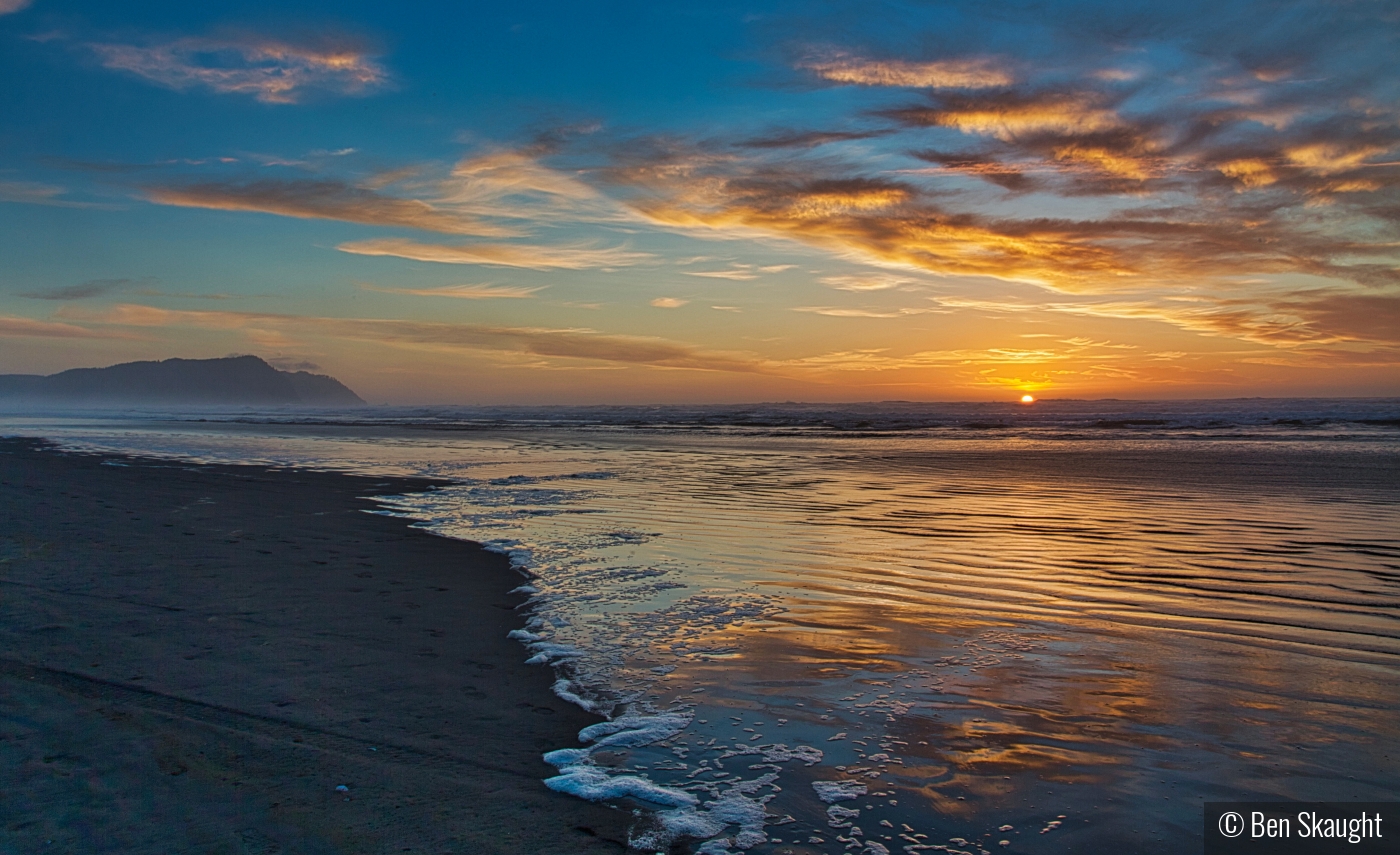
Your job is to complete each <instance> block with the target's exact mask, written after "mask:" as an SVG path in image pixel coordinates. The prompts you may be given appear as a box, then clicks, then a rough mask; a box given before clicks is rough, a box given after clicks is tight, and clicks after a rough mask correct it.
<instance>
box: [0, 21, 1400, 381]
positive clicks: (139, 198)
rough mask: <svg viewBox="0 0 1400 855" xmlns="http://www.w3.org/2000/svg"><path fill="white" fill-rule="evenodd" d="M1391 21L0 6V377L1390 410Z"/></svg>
mask: <svg viewBox="0 0 1400 855" xmlns="http://www.w3.org/2000/svg"><path fill="white" fill-rule="evenodd" d="M1397 57H1400V6H1397V5H1396V4H1395V3H1394V2H1393V0H1386V1H1385V2H1366V1H1365V0H1357V2H1340V0H1332V1H1331V2H1315V3H1287V2H1261V3H1242V2H1232V0H1217V2H1208V3H1207V2H1174V3H1160V2H1139V3H1124V2H1105V3H1071V2H1065V3H1050V4H1046V3H1030V2H1025V3H1022V2H1000V3H998V2H992V3H982V2H977V3H974V2H951V3H936V2H929V3H876V2H861V3H836V2H789V3H782V2H769V3H762V2H752V3H734V2H723V0H720V2H716V1H715V0H706V2H698V3H692V2H668V3H654V2H653V3H646V2H638V3H622V2H614V3H587V2H583V3H579V2H571V3H471V2H454V3H429V2H404V3H395V4H385V3H357V2H327V1H326V0H317V2H305V0H302V1H301V2H292V3H290V4H289V3H286V2H278V3H270V2H261V0H252V1H251V2H240V3H195V4H192V3H188V2H178V3H177V2H156V0H147V1H146V2H142V1H141V0H132V2H121V3H111V2H105V3H97V2H77V0H32V2H30V0H0V80H3V86H0V258H2V259H3V263H0V373H51V372H55V371H60V370H63V369H67V368H73V367H81V366H97V365H108V364H112V363H115V362H122V361H129V360H134V359H160V358H166V357H170V356H181V357H191V358H204V357H214V356H225V355H229V354H233V353H253V354H257V355H259V356H262V357H264V358H266V359H268V360H269V361H271V362H273V364H275V365H278V366H279V367H284V368H292V367H306V368H312V370H316V371H320V372H324V373H330V374H333V375H335V376H336V377H339V378H340V379H342V380H343V381H345V382H346V383H347V384H349V385H350V386H351V387H352V388H354V389H355V390H356V391H358V392H359V393H360V394H361V395H362V396H364V397H365V398H366V399H368V400H371V401H373V402H376V403H378V402H390V403H434V402H439V403H449V402H451V403H547V402H558V403H594V402H597V403H607V402H615V403H646V402H658V403H661V402H683V401H694V402H704V401H715V402H738V401H760V400H787V399H792V400H809V401H855V400H890V399H903V400H932V401H949V400H1014V399H1017V398H1019V397H1020V396H1021V395H1022V394H1023V393H1027V392H1029V393H1032V394H1034V395H1036V396H1037V397H1042V398H1045V397H1052V398H1053V397H1076V398H1086V397H1089V398H1093V397H1119V398H1186V397H1234V396H1255V395H1260V396H1291V395H1308V396H1313V395H1345V396H1375V395H1397V394H1400V61H1397Z"/></svg>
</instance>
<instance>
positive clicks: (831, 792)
mask: <svg viewBox="0 0 1400 855" xmlns="http://www.w3.org/2000/svg"><path fill="white" fill-rule="evenodd" d="M812 789H814V790H816V791H817V798H819V799H821V800H822V801H824V802H826V803H827V804H829V805H830V804H835V803H836V802H846V801H850V800H851V799H858V798H860V797H861V796H863V795H865V794H866V793H868V792H870V788H869V787H867V786H866V785H865V784H862V783H860V782H859V781H813V782H812Z"/></svg>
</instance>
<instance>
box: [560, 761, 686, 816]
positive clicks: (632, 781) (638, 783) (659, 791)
mask: <svg viewBox="0 0 1400 855" xmlns="http://www.w3.org/2000/svg"><path fill="white" fill-rule="evenodd" d="M552 753H553V752H551V754H552ZM544 783H545V786H547V787H549V788H550V789H551V790H554V791H556V792H560V793H568V794H569V795H572V796H578V797H579V798H583V799H588V800H589V801H594V802H598V801H607V800H610V799H621V798H625V797H628V796H631V797H633V798H637V799H641V800H642V801H645V802H651V803H652V804H658V805H666V806H668V807H676V806H679V805H689V804H695V803H696V802H697V801H698V799H696V798H695V796H693V795H691V794H690V793H687V792H685V791H684V790H675V789H671V788H670V787H663V786H660V785H659V784H656V783H654V782H653V781H651V780H648V779H647V778H643V777H641V776H639V775H609V774H608V773H607V772H605V771H603V770H602V769H600V768H598V767H597V766H592V765H589V764H588V763H576V764H574V765H571V766H565V767H564V768H563V769H561V770H559V774H558V775H555V776H554V777H552V778H546V779H545V781H544Z"/></svg>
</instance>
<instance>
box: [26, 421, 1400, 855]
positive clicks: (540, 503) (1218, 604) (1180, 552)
mask: <svg viewBox="0 0 1400 855" xmlns="http://www.w3.org/2000/svg"><path fill="white" fill-rule="evenodd" d="M1100 421H1102V419H1100ZM1057 429H1059V428H1057ZM7 431H9V432H22V431H20V430H18V429H16V427H15V426H13V425H11V426H10V427H8V428H7ZM1231 431H1233V432H1232V433H1231V435H1229V436H1226V437H1221V436H1219V435H1192V436H1186V437H1183V436H1180V435H1172V436H1164V435H1151V434H1149V435H1131V436H1130V435H1125V434H1124V433H1123V431H1121V430H1117V431H1114V432H1111V433H1110V434H1108V435H1104V436H1092V437H1087V438H1086V437H1085V436H1083V435H1074V436H1045V435H1039V434H1035V433H1024V432H1023V433H1022V434H1019V435H1014V436H1003V437H1000V438H996V439H986V438H976V439H965V438H949V437H947V436H942V435H937V434H928V433H926V434H923V435H895V436H876V435H855V434H846V435H840V436H832V437H821V436H810V435H805V434H800V433H798V434H794V433H782V432H769V434H768V435H765V434H763V433H760V432H754V431H748V432H745V431H739V432H732V431H731V432H713V431H711V432H706V433H702V434H695V433H683V432H675V431H665V430H586V429H581V428H557V427H556V428H549V429H545V428H540V427H539V426H538V425H536V426H534V427H531V426H527V425H520V426H516V427H515V428H514V429H512V430H500V429H492V430H481V429H477V430H473V431H451V430H443V429H437V430H433V431H426V430H422V429H418V428H413V427H409V426H404V425H397V426H385V425H378V426H359V427H355V426H345V427H334V426H326V425H319V426H297V425H266V424H263V425H257V424H251V425H248V424H245V425H229V424H212V423H211V424H207V425H199V426H194V425H190V424H182V425H173V424H163V425H162V424H154V423H142V424H137V423H135V422H132V423H128V424H126V425H124V426H121V427H120V429H117V428H114V427H113V426H111V425H105V426H104V425H98V424H79V423H76V422H74V423H69V424H67V425H66V426H53V425H50V426H49V427H48V428H47V429H46V430H44V431H41V430H34V431H33V432H34V433H45V432H47V434H48V435H50V436H54V437H55V438H58V439H61V440H63V441H65V442H67V443H70V444H73V445H76V446H82V447H90V448H91V447H100V448H107V449H112V450H125V451H131V452H139V453H161V454H179V455H184V456H187V457H191V458H194V459H202V460H218V461H234V460H244V461H256V462H265V463H273V464H278V465H310V466H317V467H326V468H338V469H346V470H352V471H366V472H381V473H395V474H424V475H435V476H440V477H445V478H448V479H450V480H452V481H453V482H454V483H453V485H452V486H449V487H446V488H443V489H440V490H435V491H432V492H430V493H425V494H418V495H409V496H399V497H391V498H389V499H388V500H387V502H388V507H389V508H390V509H391V512H393V513H397V514H402V515H404V516H408V517H411V518H414V519H416V520H418V521H419V524H420V525H423V526H425V527H428V528H430V529H432V530H434V531H437V532H439V533H442V534H447V535H450V536H454V537H462V538H466V539H470V540H476V541H480V542H483V543H485V544H487V545H488V547H490V548H493V549H496V550H498V551H501V552H504V553H506V554H508V555H510V556H511V558H512V560H513V561H514V562H515V563H516V565H517V566H519V567H520V568H521V570H522V571H523V572H524V573H527V574H528V577H527V578H526V577H523V578H522V583H524V584H526V585H527V586H528V589H529V592H530V593H531V605H530V610H529V612H528V614H524V615H522V624H523V625H522V629H521V630H519V631H518V632H517V633H516V636H517V637H518V638H519V639H520V641H521V643H522V645H523V648H522V658H525V657H529V658H531V659H532V660H533V661H534V662H536V663H537V664H538V665H539V666H540V667H553V668H555V669H556V671H557V674H558V677H559V682H558V683H557V684H556V687H555V690H556V692H558V693H559V694H560V695H561V696H564V697H566V698H570V699H572V700H574V701H575V702H577V703H580V704H582V705H584V706H586V707H588V708H590V709H593V710H595V711H597V712H600V713H602V714H604V715H606V716H608V717H609V721H607V722H605V723H604V724H602V725H598V726H595V727H594V728H590V729H589V730H588V731H586V732H585V733H584V734H582V736H583V737H584V738H585V739H586V740H587V741H586V742H581V743H580V744H578V745H566V746H559V750H557V751H555V752H552V753H551V754H550V755H548V756H547V759H548V760H549V761H550V762H551V763H553V764H554V765H555V766H556V768H557V769H558V771H559V774H558V775H557V776H556V777H554V778H551V779H550V780H549V781H548V783H549V785H550V786H552V787H554V788H556V789H559V790H562V791H565V792H571V793H574V794H576V795H579V796H581V797H586V798H601V799H607V800H609V801H619V800H624V799H636V800H639V801H638V803H639V804H640V805H643V806H645V807H646V808H647V809H648V810H647V812H645V813H644V814H643V815H642V816H641V818H640V819H639V821H638V823H637V826H636V828H635V829H634V832H633V833H634V844H635V845H636V846H637V848H638V849H640V850H643V851H648V852H657V851H666V850H667V849H669V848H670V847H672V845H679V846H690V847H697V846H698V849H699V851H700V852H703V853H707V855H717V853H723V852H733V851H740V850H747V851H750V852H754V853H817V852H821V853H837V852H847V851H849V852H860V853H875V855H879V853H883V852H909V853H918V852H925V851H928V852H949V853H977V855H981V853H989V852H1065V851H1105V852H1108V851H1113V852H1138V851H1141V852H1173V851H1192V850H1194V848H1196V847H1197V846H1198V843H1197V841H1198V840H1199V834H1200V822H1201V805H1202V803H1203V802H1205V801H1215V800H1243V799H1260V800H1264V799H1270V800H1285V799H1300V800H1363V801H1381V800H1386V799H1388V798H1391V794H1392V793H1393V792H1394V791H1395V788H1396V786H1397V785H1400V772H1397V771H1396V769H1397V764H1396V752H1397V751H1400V738H1397V737H1398V736H1400V726H1397V723H1396V718H1395V714H1394V710H1395V709H1396V708H1397V706H1400V679H1397V678H1400V612H1397V606H1400V504H1397V502H1396V500H1397V498H1400V442H1397V438H1396V437H1395V436H1394V435H1392V434H1393V433H1394V431H1393V429H1391V430H1390V431H1389V432H1386V431H1373V432H1372V433H1370V434H1368V433H1366V432H1365V431H1361V432H1359V433H1358V432H1356V431H1350V430H1348V431H1343V432H1341V433H1338V432H1336V431H1332V432H1327V431H1320V432H1314V433H1309V434H1302V435H1293V436H1279V435H1275V434H1273V433H1269V432H1268V431H1264V432H1258V431H1256V432H1254V433H1251V432H1250V431H1247V430H1241V429H1238V428H1231Z"/></svg>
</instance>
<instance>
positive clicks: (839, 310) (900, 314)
mask: <svg viewBox="0 0 1400 855" xmlns="http://www.w3.org/2000/svg"><path fill="white" fill-rule="evenodd" d="M792 311H794V312H808V313H810V314H813V315H826V316H827V317H829V318H907V317H909V316H910V315H927V314H929V313H930V312H937V311H941V310H940V309H937V308H927V307H917V306H916V307H902V308H898V309H870V308H860V307H852V306H794V307H793V309H792Z"/></svg>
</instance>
